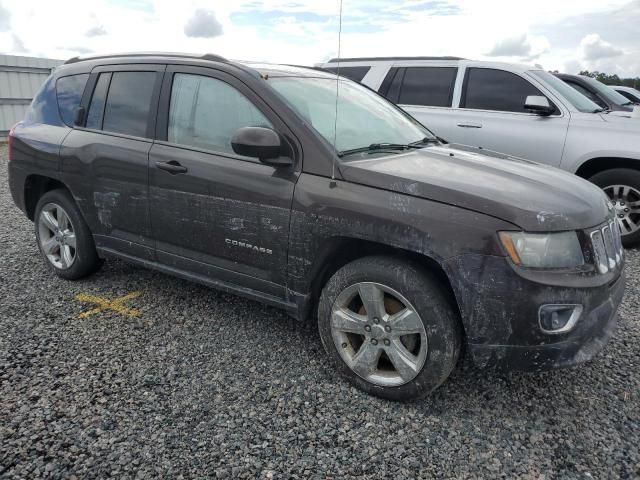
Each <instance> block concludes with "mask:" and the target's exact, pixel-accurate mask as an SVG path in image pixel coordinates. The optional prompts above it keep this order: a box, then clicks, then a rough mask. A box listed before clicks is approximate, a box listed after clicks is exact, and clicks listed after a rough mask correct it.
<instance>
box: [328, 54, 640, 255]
mask: <svg viewBox="0 0 640 480" xmlns="http://www.w3.org/2000/svg"><path fill="white" fill-rule="evenodd" d="M338 65H339V67H340V75H341V76H345V77H348V78H351V79H352V80H355V81H359V82H361V83H363V84H364V85H367V86H368V87H370V88H372V89H374V90H376V91H377V92H379V93H380V94H382V95H384V96H385V97H387V98H388V99H389V100H391V101H392V102H395V103H397V104H398V105H400V106H401V107H402V108H403V109H405V110H406V111H407V112H409V113H410V114H411V115H413V116H414V117H415V118H417V119H418V120H419V121H420V122H422V123H423V124H424V125H426V126H427V127H429V128H430V129H431V130H432V131H434V132H435V133H436V134H437V135H438V136H440V137H442V138H444V139H446V140H447V141H449V142H452V143H460V144H466V145H470V146H474V147H481V148H483V149H487V150H494V151H498V152H502V153H506V154H509V155H513V156H517V157H522V158H526V159H529V160H534V161H537V162H541V163H546V164H549V165H553V166H554V167H559V168H562V169H564V170H567V171H569V172H572V173H575V174H577V175H579V176H581V177H583V178H586V179H589V180H590V181H591V182H593V183H595V184H596V185H598V186H600V187H601V188H603V189H604V191H605V192H606V193H607V194H608V195H609V198H610V199H611V201H612V203H613V204H614V207H615V209H616V214H617V218H618V222H619V224H620V229H621V231H622V234H623V241H624V244H625V245H626V246H630V245H633V244H637V243H640V121H639V120H637V119H633V118H624V117H620V116H616V115H612V114H609V113H607V112H606V111H604V110H603V109H602V108H600V107H599V106H598V105H596V104H595V103H593V102H592V101H591V100H589V99H588V98H586V97H585V96H583V95H582V94H580V93H578V92H577V91H576V90H574V89H573V88H571V87H570V86H569V85H567V84H566V83H564V82H563V81H562V80H560V79H559V78H557V77H555V76H554V75H552V74H551V73H549V72H546V71H544V70H542V69H541V68H539V67H531V66H527V65H516V64H510V63H495V62H480V61H470V60H464V59H460V58H456V57H411V58H407V57H395V58H348V59H341V60H340V62H338V59H333V60H331V61H330V62H328V63H325V64H321V65H318V67H320V68H323V69H324V70H329V71H332V72H334V73H336V72H337V68H338Z"/></svg>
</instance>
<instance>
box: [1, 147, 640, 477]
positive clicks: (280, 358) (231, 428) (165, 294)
mask: <svg viewBox="0 0 640 480" xmlns="http://www.w3.org/2000/svg"><path fill="white" fill-rule="evenodd" d="M5 154H6V148H5V147H3V146H0V157H1V158H2V159H1V160H0V218H2V219H3V221H2V224H1V226H0V245H1V248H2V251H3V252H4V256H3V265H2V267H1V268H0V294H1V298H2V300H1V301H0V332H1V333H0V477H3V478H28V479H31V478H40V477H46V478H105V477H108V476H113V477H119V478H152V477H154V478H157V477H160V476H161V477H165V478H193V477H205V476H209V477H213V478H336V479H342V478H353V477H366V478H381V477H390V478H416V477H422V478H433V477H438V478H494V477H503V478H513V477H520V478H529V479H542V478H544V479H550V478H563V479H564V478H589V479H590V478H602V479H605V478H607V479H608V478H638V477H640V452H639V445H640V425H639V423H640V373H639V367H640V322H639V320H638V318H639V317H640V305H639V303H638V299H639V298H640V297H639V295H640V292H639V289H640V274H639V273H638V272H640V270H639V269H638V267H639V266H640V252H638V251H630V252H629V255H628V265H627V273H628V276H629V282H628V290H627V294H626V297H625V301H624V304H623V306H622V308H621V320H620V324H619V328H618V330H617V333H616V335H615V337H614V338H613V340H612V342H611V344H610V345H609V346H608V348H607V349H606V350H605V351H604V352H603V353H602V354H601V355H600V356H599V357H598V358H597V359H596V360H595V361H594V362H592V363H590V364H588V365H585V366H582V367H580V368H576V369H570V370H562V371H555V372H549V373H544V374H508V375H499V374H497V373H495V372H487V371H480V370H477V369H475V368H473V367H465V368H463V369H460V370H459V371H457V372H456V373H455V374H454V376H453V377H452V378H451V379H450V380H449V381H448V382H447V383H446V384H445V385H444V386H443V387H441V388H440V389H439V390H437V391H436V393H435V394H434V395H433V396H432V397H430V398H427V399H425V400H423V401H420V402H416V403H410V404H397V403H389V402H386V401H382V400H378V399H376V398H372V397H368V396H366V395H364V394H362V393H360V392H359V391H357V390H356V389H354V388H351V387H350V386H348V385H347V384H346V383H345V382H343V381H341V380H339V379H338V378H336V377H335V376H334V374H333V372H332V371H329V370H327V369H326V368H325V354H324V352H323V351H322V347H321V345H320V341H319V338H318V335H317V333H316V329H315V328H314V326H313V325H303V324H300V323H297V322H295V321H293V320H291V319H289V318H288V317H287V316H286V315H285V314H283V313H282V312H280V311H278V310H275V309H272V308H269V307H265V306H262V305H260V304H258V303H255V302H251V301H247V300H244V299H242V298H239V297H235V296H232V295H227V294H222V293H218V292H216V291H213V290H209V289H207V288H204V287H200V286H197V285H194V284H190V283H187V282H185V281H181V280H177V279H174V278H172V277H169V276H166V275H162V274H159V273H154V272H151V271H148V270H144V269H141V268H137V267H133V266H130V265H127V264H125V263H123V262H120V261H113V260H111V261H108V262H107V263H106V264H105V266H104V267H103V269H102V270H101V271H100V272H99V273H98V274H97V275H95V276H93V277H91V278H89V279H87V280H84V281H80V282H66V281H62V280H59V279H57V278H56V277H54V276H53V275H52V274H50V273H49V272H48V271H47V270H46V269H45V266H44V264H43V261H42V260H41V259H40V257H39V255H38V252H37V248H36V245H35V239H34V233H33V226H32V224H31V223H30V222H29V221H28V220H27V219H26V218H24V216H23V215H22V214H21V212H20V211H19V210H18V209H17V208H16V207H15V206H14V205H13V203H12V201H11V198H10V194H9V192H8V187H7V183H6V155H5ZM137 290H140V291H142V292H143V293H142V295H141V296H140V297H139V298H136V299H134V300H131V301H130V302H128V303H127V306H130V307H133V308H137V309H139V310H140V311H141V312H142V315H141V316H140V317H139V318H129V317H126V316H123V315H120V314H117V313H113V312H112V313H108V312H105V313H100V314H98V315H93V316H89V317H87V318H84V319H79V318H78V315H79V313H80V312H82V311H84V310H86V309H88V308H90V307H91V306H90V305H87V304H82V303H79V302H77V301H76V300H74V297H75V296H76V295H77V294H79V293H87V294H95V295H101V296H106V297H110V298H112V297H117V296H121V295H125V294H127V293H129V292H131V291H137Z"/></svg>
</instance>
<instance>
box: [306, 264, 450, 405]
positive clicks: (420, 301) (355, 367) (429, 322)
mask: <svg viewBox="0 0 640 480" xmlns="http://www.w3.org/2000/svg"><path fill="white" fill-rule="evenodd" d="M380 292H382V293H380ZM445 292H446V291H445V290H444V289H443V288H442V286H441V285H440V284H439V282H438V280H436V279H435V278H434V277H432V276H431V275H429V274H428V273H426V272H423V271H422V270H420V269H419V268H417V267H416V266H414V265H412V264H411V263H408V262H405V261H402V260H397V259H394V258H391V257H365V258H362V259H359V260H355V261H354V262H352V263H349V264H348V265H346V266H344V267H342V268H341V269H340V270H338V271H337V272H336V273H335V274H334V275H333V276H332V277H331V279H329V281H328V282H327V284H326V285H325V287H324V289H323V290H322V294H321V296H320V301H319V304H318V329H319V331H320V338H321V340H322V344H323V346H324V348H325V350H326V352H327V354H328V355H329V359H330V362H331V364H332V365H333V366H334V367H335V369H337V370H338V372H339V373H340V374H341V375H342V376H344V377H345V378H346V379H347V380H348V381H349V382H351V383H352V384H353V385H355V386H356V387H358V388H359V389H360V390H363V391H364V392H367V393H369V394H372V395H376V396H378V397H382V398H385V399H388V400H396V401H406V400H414V399H418V398H422V397H424V396H426V395H428V394H429V393H431V392H432V391H433V390H435V389H436V388H437V387H438V386H440V385H441V384H442V383H443V382H444V381H445V380H446V379H447V377H448V376H449V374H450V373H451V371H452V370H453V368H454V367H455V366H456V363H457V361H458V357H459V355H460V346H461V341H462V329H461V324H460V318H459V316H458V313H457V310H456V308H455V306H454V305H452V303H451V300H450V299H449V295H447V294H446V293H445ZM376 299H377V301H376ZM366 305H369V306H370V308H369V310H371V311H373V312H374V313H373V315H370V314H369V312H368V311H367V308H366ZM399 331H402V332H405V333H402V334H399V333H398V332H399ZM397 366H399V367H400V368H398V367H397Z"/></svg>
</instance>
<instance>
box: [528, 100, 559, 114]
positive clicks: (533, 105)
mask: <svg viewBox="0 0 640 480" xmlns="http://www.w3.org/2000/svg"><path fill="white" fill-rule="evenodd" d="M524 109H525V110H527V111H528V112H530V113H535V114H536V115H543V116H547V115H551V114H552V113H553V112H555V110H556V108H555V107H554V106H553V105H551V104H550V103H549V99H548V98H547V97H543V96H542V95H529V96H528V97H527V100H526V101H525V102H524Z"/></svg>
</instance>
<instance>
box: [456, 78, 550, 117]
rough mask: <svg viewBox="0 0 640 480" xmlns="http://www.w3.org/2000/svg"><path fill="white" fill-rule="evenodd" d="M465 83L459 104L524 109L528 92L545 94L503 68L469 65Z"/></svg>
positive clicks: (503, 110) (495, 108)
mask: <svg viewBox="0 0 640 480" xmlns="http://www.w3.org/2000/svg"><path fill="white" fill-rule="evenodd" d="M464 83H465V87H464V91H463V92H462V99H461V101H460V106H461V107H462V108H473V109H477V110H497V111H501V112H522V113H525V112H526V110H525V108H524V104H525V101H526V99H527V97H528V96H529V95H540V96H544V95H543V94H542V92H540V90H538V89H537V88H536V87H534V86H533V85H531V84H530V83H529V82H527V81H526V80H525V79H524V78H521V77H519V76H518V75H515V74H513V73H511V72H507V71H504V70H495V69H491V68H469V69H468V70H467V74H466V78H465V82H464Z"/></svg>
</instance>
